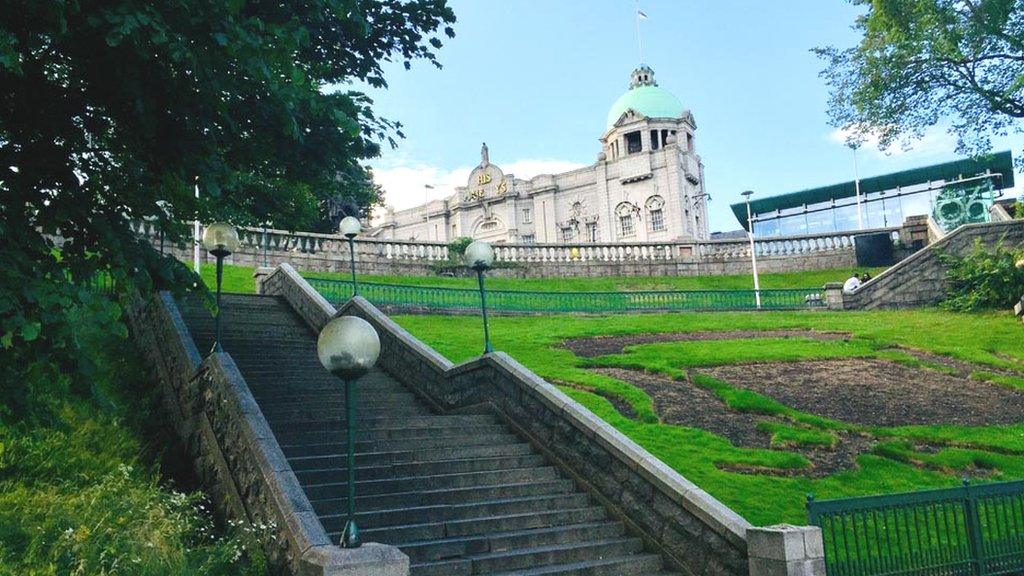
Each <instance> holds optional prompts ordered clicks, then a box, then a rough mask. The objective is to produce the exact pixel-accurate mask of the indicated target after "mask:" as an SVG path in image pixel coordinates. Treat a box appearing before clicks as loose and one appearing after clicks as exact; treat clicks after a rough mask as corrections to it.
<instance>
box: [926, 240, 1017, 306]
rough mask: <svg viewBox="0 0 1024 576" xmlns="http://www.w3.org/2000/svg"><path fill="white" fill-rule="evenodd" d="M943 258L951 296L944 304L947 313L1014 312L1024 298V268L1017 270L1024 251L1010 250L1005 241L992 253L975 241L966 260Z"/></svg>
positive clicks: (945, 256)
mask: <svg viewBox="0 0 1024 576" xmlns="http://www.w3.org/2000/svg"><path fill="white" fill-rule="evenodd" d="M941 258H942V261H943V263H945V264H946V266H947V267H948V269H947V271H946V278H947V280H948V281H949V292H948V294H947V296H946V299H945V300H944V301H943V302H942V306H943V307H944V308H946V309H949V310H956V311H961V312H964V311H970V310H980V309H986V308H1011V307H1013V305H1014V303H1016V302H1017V301H1018V300H1019V299H1020V297H1021V296H1022V295H1024V268H1018V267H1017V262H1018V261H1019V260H1021V259H1022V258H1024V250H1020V249H1013V248H1008V247H1007V246H1005V245H1004V243H1003V241H1002V240H1000V241H999V242H998V243H997V244H996V245H995V246H994V247H993V248H992V249H988V248H986V247H985V245H984V244H982V243H981V241H980V240H975V243H974V247H973V248H972V249H971V251H970V253H968V254H967V256H965V257H964V258H955V257H952V256H949V255H943V256H942V257H941Z"/></svg>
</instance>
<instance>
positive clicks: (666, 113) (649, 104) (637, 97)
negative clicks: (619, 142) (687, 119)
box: [607, 85, 685, 130]
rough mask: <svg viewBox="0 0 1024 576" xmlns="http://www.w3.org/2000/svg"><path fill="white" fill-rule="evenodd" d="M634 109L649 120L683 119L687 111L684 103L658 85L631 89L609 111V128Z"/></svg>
mask: <svg viewBox="0 0 1024 576" xmlns="http://www.w3.org/2000/svg"><path fill="white" fill-rule="evenodd" d="M630 109H632V110H633V111H635V112H638V113H640V114H643V115H644V116H646V117H648V118H681V117H682V116H683V112H685V109H684V108H683V103H682V102H680V101H679V99H678V98H676V97H675V96H673V95H672V94H671V93H669V92H668V91H667V90H665V89H664V88H660V87H658V86H657V85H646V86H635V87H633V88H630V89H629V91H627V92H626V93H625V94H623V95H622V96H619V99H618V100H616V101H615V104H612V108H611V110H609V111H608V127H607V129H609V130H610V129H611V127H612V126H614V125H615V122H617V121H618V119H619V118H620V117H621V116H622V115H623V114H624V113H625V112H626V110H630Z"/></svg>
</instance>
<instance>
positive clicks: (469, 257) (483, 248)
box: [463, 240, 494, 354]
mask: <svg viewBox="0 0 1024 576" xmlns="http://www.w3.org/2000/svg"><path fill="white" fill-rule="evenodd" d="M463 258H464V259H465V262H466V266H469V267H470V268H472V269H473V270H476V278H477V281H479V283H480V311H481V312H482V313H483V317H484V354H487V353H488V352H494V348H492V347H491V335H490V332H489V331H488V329H487V297H486V290H484V272H485V271H486V270H487V269H488V268H490V267H491V266H492V265H493V264H494V248H492V247H491V245H490V244H488V243H487V242H481V241H479V240H477V241H476V242H473V243H472V244H470V245H469V246H467V247H466V253H465V254H463Z"/></svg>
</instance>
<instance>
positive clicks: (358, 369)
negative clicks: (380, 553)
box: [316, 316, 380, 548]
mask: <svg viewBox="0 0 1024 576" xmlns="http://www.w3.org/2000/svg"><path fill="white" fill-rule="evenodd" d="M316 354H317V356H318V357H319V358H320V363H321V364H323V366H324V368H326V369H327V371H328V372H330V373H331V374H334V375H335V376H337V377H338V378H340V379H341V380H342V382H344V383H345V412H346V416H345V424H346V426H347V435H346V439H345V441H346V444H347V445H348V480H347V485H346V488H347V492H348V495H347V501H348V518H347V520H346V521H345V529H344V530H343V531H342V533H341V546H342V548H358V547H359V546H360V545H361V544H362V542H360V541H359V529H358V528H357V527H356V390H355V384H356V380H357V379H358V378H359V377H360V376H362V375H363V374H366V372H367V371H369V370H370V368H373V365H374V364H375V363H376V362H377V357H378V356H380V338H379V337H378V336H377V331H376V330H374V329H373V326H371V325H370V323H369V322H367V321H366V320H363V319H362V318H359V317H356V316H340V317H338V318H334V319H333V320H331V321H330V322H328V323H327V325H326V326H324V329H323V330H322V331H321V332H320V337H319V338H318V339H317V342H316Z"/></svg>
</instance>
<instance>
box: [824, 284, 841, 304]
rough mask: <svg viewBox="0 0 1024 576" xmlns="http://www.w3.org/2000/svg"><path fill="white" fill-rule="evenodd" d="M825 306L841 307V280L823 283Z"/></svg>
mask: <svg viewBox="0 0 1024 576" xmlns="http://www.w3.org/2000/svg"><path fill="white" fill-rule="evenodd" d="M824 291H825V306H826V307H827V308H828V309H829V310H842V309H843V306H844V305H843V284H842V283H841V282H829V283H828V284H825V287H824Z"/></svg>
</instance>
